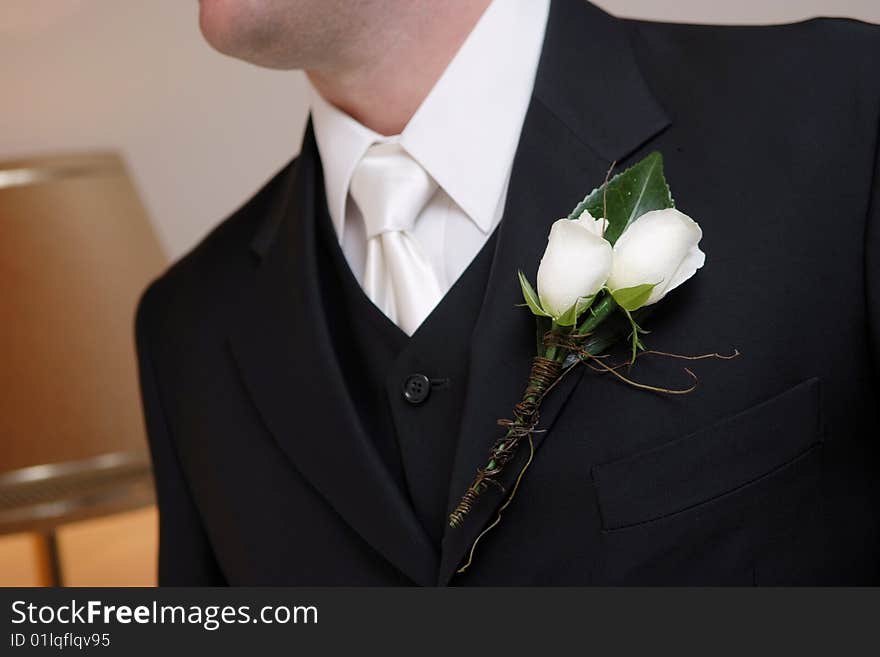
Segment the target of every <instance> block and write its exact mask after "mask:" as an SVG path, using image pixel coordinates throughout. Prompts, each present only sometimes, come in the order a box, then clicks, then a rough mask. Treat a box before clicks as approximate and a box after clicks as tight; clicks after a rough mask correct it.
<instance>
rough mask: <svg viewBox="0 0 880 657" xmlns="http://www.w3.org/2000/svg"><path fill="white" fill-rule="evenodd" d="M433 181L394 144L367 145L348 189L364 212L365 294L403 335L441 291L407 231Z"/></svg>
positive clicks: (413, 328) (432, 189) (433, 188)
mask: <svg viewBox="0 0 880 657" xmlns="http://www.w3.org/2000/svg"><path fill="white" fill-rule="evenodd" d="M436 191H437V183H435V182H434V180H433V179H432V178H431V177H430V176H429V175H428V173H427V172H426V171H425V170H424V169H423V168H422V167H421V166H420V165H419V163H418V162H416V161H415V160H414V159H413V158H412V157H410V155H409V154H408V153H407V152H406V151H405V150H403V148H401V147H400V146H399V145H398V144H395V143H384V144H375V145H373V146H371V147H370V148H369V149H368V150H367V152H366V154H365V155H364V157H363V158H362V159H361V161H360V162H359V163H358V165H357V167H356V168H355V171H354V174H353V175H352V178H351V184H350V186H349V193H350V194H351V197H352V199H353V200H354V202H355V203H356V204H357V206H358V209H360V211H361V214H362V215H363V218H364V225H365V227H366V235H367V254H366V256H367V257H366V264H365V268H364V277H363V282H362V286H363V289H364V292H365V293H366V295H367V296H368V297H369V298H370V300H371V301H372V302H373V303H374V304H376V306H377V307H378V308H379V309H380V310H381V311H382V312H383V313H385V314H386V315H387V316H388V318H389V319H391V321H392V322H394V323H395V324H397V325H398V326H399V327H400V328H401V330H403V331H404V333H406V334H407V335H412V334H413V333H415V331H416V329H417V328H418V327H419V325H420V324H421V323H422V322H423V321H424V320H425V318H426V317H427V316H428V315H429V314H430V312H431V311H432V310H433V309H434V307H435V306H436V305H437V304H438V303H439V302H440V299H441V298H442V297H443V292H442V290H441V288H440V283H439V282H438V280H437V275H436V273H435V272H434V268H433V267H432V265H431V262H430V260H429V259H428V257H427V256H426V255H425V252H424V250H423V249H422V248H421V246H420V244H419V243H418V241H417V240H416V239H415V237H413V235H412V233H411V231H412V228H413V226H414V225H415V222H416V219H417V218H418V216H419V214H420V213H421V211H422V209H423V208H424V207H425V204H427V202H428V201H429V200H430V199H431V197H432V196H433V195H434V193H435V192H436Z"/></svg>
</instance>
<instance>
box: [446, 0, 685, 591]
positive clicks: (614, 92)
mask: <svg viewBox="0 0 880 657" xmlns="http://www.w3.org/2000/svg"><path fill="white" fill-rule="evenodd" d="M667 125H669V119H668V117H667V116H666V114H665V113H664V111H663V110H662V108H661V107H660V106H659V104H658V103H657V101H656V100H655V98H654V97H653V95H651V93H650V91H649V90H648V88H647V86H646V84H645V82H644V80H643V78H642V76H641V73H640V72H639V70H638V67H637V65H636V61H635V57H634V54H633V52H632V50H631V48H630V45H629V42H628V39H627V35H626V33H625V32H624V31H623V27H622V25H621V23H620V21H618V20H617V19H614V18H613V17H611V16H609V15H607V14H605V13H604V12H602V11H601V10H599V9H597V8H595V7H593V6H592V5H589V4H586V3H578V2H572V1H571V0H554V2H553V3H552V5H551V10H550V17H549V20H548V25H547V34H546V37H545V41H544V48H543V51H542V54H541V61H540V64H539V67H538V74H537V78H536V81H535V90H534V93H533V97H532V101H531V104H530V107H529V111H528V114H527V115H526V120H525V124H524V126H523V131H522V136H521V139H520V143H519V146H518V149H517V154H516V158H515V160H514V165H513V171H512V174H511V182H510V187H509V190H510V191H509V193H508V198H507V201H506V204H505V214H504V218H503V220H502V222H501V225H500V226H499V229H498V231H499V232H498V241H497V244H496V252H495V258H494V261H493V264H492V270H491V273H490V278H489V283H488V285H487V288H486V296H485V299H484V303H483V307H482V310H481V313H480V316H479V319H478V320H477V325H476V327H475V330H474V338H473V342H472V351H471V360H470V363H471V365H470V372H469V378H468V393H467V400H466V402H465V408H464V412H463V414H462V424H461V430H460V435H459V444H458V448H457V453H456V458H455V466H454V469H453V475H452V478H451V486H450V491H449V493H450V494H449V510H450V511H451V510H452V508H454V506H455V505H456V504H457V503H458V500H459V499H460V498H461V495H462V494H463V493H464V491H465V490H466V489H467V487H468V485H469V484H470V482H471V480H472V479H473V476H474V474H475V473H476V471H477V469H478V468H479V467H481V466H483V465H484V464H485V461H486V458H487V455H488V452H489V449H490V447H491V445H492V443H493V442H494V441H495V439H496V438H497V437H498V435H499V431H501V429H500V428H499V427H498V425H497V420H498V419H499V418H507V417H510V415H511V413H512V410H513V405H514V404H515V403H516V402H517V401H519V399H520V397H521V395H522V392H523V389H524V387H525V383H526V378H527V375H528V372H529V368H530V365H531V358H532V357H533V356H534V354H535V321H534V318H533V317H532V316H531V315H530V314H529V313H528V312H526V311H524V310H523V309H521V308H516V307H515V306H516V305H517V304H520V303H522V297H521V293H520V290H519V284H518V282H517V278H516V272H517V270H518V269H522V270H523V271H524V272H525V273H526V275H527V276H528V277H529V278H530V280H531V281H533V282H534V281H535V275H536V272H537V267H538V263H539V261H540V258H541V256H542V254H543V252H544V248H545V246H546V243H547V235H548V233H549V229H550V225H551V224H552V222H553V221H554V220H556V219H558V218H559V217H563V216H566V215H567V214H568V212H569V211H570V210H571V208H572V207H574V205H575V204H576V203H577V202H578V201H580V199H581V198H583V196H584V195H585V194H586V193H587V192H589V191H590V190H591V189H592V188H593V187H595V186H597V185H598V184H601V182H602V180H603V179H604V176H605V172H606V171H607V169H608V167H609V166H610V164H611V162H612V161H614V160H617V161H618V162H620V163H622V164H625V162H623V160H624V159H625V158H626V157H627V156H628V155H632V154H634V153H635V152H636V151H637V149H639V147H640V146H642V145H644V144H645V143H646V142H647V141H648V140H649V139H651V138H652V137H653V136H654V135H656V134H657V133H658V132H660V131H661V130H663V129H664V128H665V127H666V126H667ZM582 374H583V368H578V369H577V370H575V372H574V373H572V374H570V375H569V376H568V377H567V378H566V379H564V380H563V382H562V384H561V385H559V386H557V388H556V389H554V392H553V394H552V395H550V396H549V397H548V399H547V401H546V402H545V403H544V405H543V407H542V410H541V418H540V424H539V432H537V433H536V434H535V437H534V441H535V448H536V450H537V449H538V448H539V447H540V446H541V444H543V442H544V441H545V440H548V439H550V440H552V436H548V433H549V430H550V429H551V428H552V426H553V422H554V420H555V418H556V416H557V415H558V413H559V412H560V411H561V409H562V408H563V406H564V405H565V402H566V400H567V398H568V396H569V395H570V393H571V392H572V390H573V389H574V387H575V385H576V384H577V381H578V380H579V378H580V377H581V376H582ZM522 456H523V458H524V455H522ZM523 458H521V459H520V460H519V461H515V462H513V463H511V464H510V465H509V466H508V468H507V470H506V471H505V473H504V475H503V477H502V481H501V483H502V484H503V486H504V487H505V490H509V489H510V486H511V485H512V484H513V481H514V479H515V478H516V474H517V473H518V471H519V467H520V465H521V464H522V460H523ZM505 497H506V494H505V493H503V492H502V491H500V490H498V489H496V488H494V487H490V489H488V490H487V491H486V492H485V493H484V494H483V495H482V496H481V497H480V499H479V502H478V504H477V505H476V506H475V507H474V508H473V509H472V510H471V512H470V513H469V515H468V516H467V517H466V519H465V522H464V523H463V524H462V525H461V526H460V527H458V528H456V529H452V528H449V527H447V529H446V532H445V535H444V537H443V543H442V554H441V562H440V572H439V580H438V583H439V584H440V585H446V584H448V583H449V581H450V580H451V578H452V577H453V575H454V574H455V570H456V569H457V568H458V566H459V565H460V563H461V562H462V560H463V559H464V557H465V556H466V554H467V551H468V549H469V547H470V546H471V544H472V543H473V541H474V539H475V538H476V537H477V535H478V534H479V533H480V532H481V531H482V530H483V528H484V527H485V526H486V525H487V524H488V523H489V522H490V521H491V519H492V517H494V514H495V513H496V511H497V508H498V506H499V505H500V503H501V502H502V501H503V500H504V499H505ZM499 531H500V530H499Z"/></svg>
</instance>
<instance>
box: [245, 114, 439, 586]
mask: <svg viewBox="0 0 880 657" xmlns="http://www.w3.org/2000/svg"><path fill="white" fill-rule="evenodd" d="M319 165H320V163H319V158H318V155H317V149H316V147H315V143H314V136H313V133H312V130H311V126H309V128H308V129H307V131H306V136H305V138H304V141H303V150H302V153H301V154H300V157H299V158H298V160H297V162H296V164H295V166H294V169H292V170H291V172H290V173H289V174H288V178H287V180H286V181H282V185H281V186H282V187H283V188H284V189H282V190H279V191H278V194H279V197H278V198H277V199H276V201H275V206H274V207H273V209H272V210H271V211H270V212H269V214H268V216H267V219H266V220H265V222H264V223H263V225H262V226H261V228H260V230H259V232H258V233H257V236H256V238H255V239H254V242H253V245H252V246H253V250H254V252H255V254H256V256H257V260H258V262H257V264H256V265H255V270H254V276H253V279H252V282H251V287H250V290H249V291H248V293H247V294H246V295H245V299H244V302H243V303H244V306H245V307H244V309H243V311H242V312H241V314H240V316H239V318H238V320H237V321H236V323H235V326H233V327H232V330H231V331H230V343H231V348H232V353H233V356H234V358H235V360H236V362H237V364H238V366H239V369H240V371H241V375H242V378H243V380H244V383H245V385H246V387H247V389H248V391H249V393H250V395H251V396H252V398H253V401H254V404H255V405H256V408H257V409H258V411H259V412H260V414H261V416H262V418H263V420H264V422H265V424H266V426H267V427H268V429H269V430H270V432H271V433H272V435H273V436H274V437H275V439H276V440H277V442H278V444H279V445H280V447H281V449H282V450H283V451H284V452H285V454H286V455H287V456H288V457H289V458H290V460H291V461H292V463H293V465H294V466H295V467H296V469H297V470H299V472H300V473H301V474H302V475H303V476H304V477H305V478H306V479H308V480H309V481H310V483H311V484H312V485H313V486H314V488H315V489H316V490H317V491H318V492H319V493H320V494H321V495H323V496H324V497H325V498H326V500H327V501H328V502H329V504H330V505H331V506H332V507H333V508H334V509H335V510H336V512H338V513H339V515H340V516H342V518H343V519H344V520H345V521H346V522H348V524H349V525H350V526H351V527H352V528H353V529H354V530H355V531H356V532H357V533H358V534H360V536H361V537H362V538H363V539H364V540H365V541H366V542H367V543H369V544H370V545H372V546H373V547H374V548H375V549H376V550H377V551H378V552H379V553H381V554H382V555H384V557H385V558H386V559H388V560H389V561H390V562H391V563H392V564H394V565H395V566H396V567H397V568H399V569H400V570H401V571H402V572H403V573H405V574H406V575H408V576H409V577H410V578H412V579H413V581H415V582H417V583H418V584H422V585H429V584H433V583H434V581H435V580H436V572H437V555H436V552H435V549H434V548H433V547H432V545H431V543H430V541H429V539H428V537H427V535H426V534H425V532H424V530H423V529H422V527H421V525H420V523H419V522H418V520H417V519H416V517H415V515H414V513H413V510H412V508H411V507H410V505H409V504H408V502H407V501H406V500H405V498H404V497H403V494H402V493H401V491H400V490H399V489H398V487H397V486H396V485H395V483H394V481H393V479H392V477H391V475H390V474H389V473H388V471H387V469H386V468H385V466H384V463H383V462H382V460H381V457H380V456H379V454H378V453H377V451H376V449H375V447H374V445H373V443H372V442H371V441H370V440H369V438H368V437H367V436H366V435H365V432H364V430H363V428H362V427H361V426H360V423H359V420H358V418H357V413H356V411H355V409H354V407H353V405H352V403H351V400H350V398H349V396H348V391H347V390H346V388H345V385H344V381H343V378H342V374H341V371H340V368H339V364H338V361H337V359H336V354H335V353H334V350H333V347H332V344H331V341H330V338H329V336H328V329H327V326H326V323H325V316H324V312H323V310H322V299H321V296H320V292H319V280H318V267H317V262H316V255H317V253H316V252H317V244H316V239H315V223H316V222H315V204H314V199H315V194H316V193H317V192H316V180H317V167H318V166H319ZM291 522H296V519H295V518H291Z"/></svg>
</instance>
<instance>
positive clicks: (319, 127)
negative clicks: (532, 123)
mask: <svg viewBox="0 0 880 657" xmlns="http://www.w3.org/2000/svg"><path fill="white" fill-rule="evenodd" d="M549 4H550V2H549V0H494V1H493V2H492V4H491V5H489V7H488V8H487V9H486V11H485V12H484V14H483V15H482V17H481V18H480V20H479V21H478V22H477V24H476V26H475V27H474V29H473V30H472V31H471V33H470V34H469V35H468V37H467V39H466V40H465V42H464V43H463V44H462V46H461V48H460V49H459V51H458V52H457V53H456V55H455V57H454V58H453V59H452V61H451V62H450V63H449V65H448V66H447V68H446V70H445V71H444V72H443V74H442V75H441V77H440V78H439V79H438V80H437V82H436V84H435V85H434V87H433V88H432V89H431V91H430V93H429V94H428V96H427V97H426V98H425V100H424V101H423V102H422V104H421V105H420V106H419V108H418V110H416V113H415V114H414V115H413V117H412V118H411V119H410V121H409V123H407V125H406V127H405V128H404V129H403V131H402V132H401V133H400V134H399V135H395V136H391V137H387V136H382V135H379V134H378V133H376V132H374V131H372V130H370V129H369V128H367V127H365V126H363V125H362V124H360V123H359V122H358V121H356V120H354V119H353V118H351V117H350V116H348V115H347V114H345V113H344V112H342V111H340V110H339V109H337V108H336V107H334V106H333V105H331V104H330V103H328V102H327V101H325V100H324V99H323V98H322V97H321V95H320V94H319V93H318V92H317V91H316V90H315V89H314V87H311V85H310V87H311V94H310V95H311V118H312V125H313V127H314V131H315V139H316V141H317V145H318V151H319V153H320V155H321V162H322V166H323V170H324V186H325V192H326V195H327V205H328V209H329V212H330V217H331V219H332V221H333V226H334V228H335V229H336V233H337V235H338V236H339V240H340V244H341V246H342V251H343V253H344V254H345V258H346V260H347V261H348V264H349V266H350V267H351V270H352V272H353V273H354V275H355V277H356V278H357V279H358V281H360V282H362V281H363V274H364V266H365V257H366V241H367V240H366V233H365V230H364V223H363V219H362V217H361V216H360V211H359V210H358V208H357V205H356V204H355V203H354V202H352V200H351V197H350V195H349V185H350V183H351V177H352V173H353V172H354V169H355V167H356V166H357V164H358V162H359V161H360V160H361V158H362V157H363V155H364V154H365V153H366V151H367V149H368V148H369V147H370V146H371V145H372V144H375V143H382V142H388V141H394V142H397V143H398V144H400V146H401V147H402V148H403V149H404V150H405V151H406V152H407V153H409V155H410V156H412V157H413V158H414V159H415V160H416V161H417V162H418V163H419V164H420V165H421V166H422V167H423V168H424V169H425V170H426V171H427V173H428V174H429V175H430V176H431V177H432V178H433V179H434V181H435V182H436V183H437V185H438V189H437V192H436V193H435V194H434V196H433V197H432V198H431V200H430V201H429V202H428V203H427V205H425V207H424V209H423V210H422V212H421V213H420V214H419V216H418V219H417V221H416V224H415V226H414V228H413V229H412V232H411V234H412V236H413V237H415V239H416V240H417V241H418V243H419V245H420V246H421V247H422V249H423V252H424V253H425V255H426V256H427V257H428V259H429V260H430V261H431V265H432V267H433V268H434V271H435V273H436V275H437V279H438V281H439V283H440V287H441V289H442V291H443V293H444V294H445V293H446V292H447V291H448V290H449V288H450V287H452V285H453V283H455V281H456V280H457V279H458V277H459V276H460V275H461V274H462V273H463V272H464V270H465V269H466V268H467V266H468V265H469V264H470V262H471V261H472V260H473V258H474V257H475V256H476V255H477V253H478V252H479V251H480V249H481V248H482V247H483V245H484V244H485V243H486V241H487V240H488V239H489V236H490V235H491V233H492V231H493V229H494V228H495V226H496V225H497V224H498V222H499V221H500V220H501V216H502V214H503V212H504V201H505V197H506V195H507V185H508V181H509V179H510V170H511V166H512V164H513V157H514V153H515V151H516V147H517V144H518V142H519V135H520V131H521V130H522V125H523V120H524V119H525V114H526V110H527V109H528V106H529V101H530V99H531V94H532V88H533V86H534V82H535V73H536V71H537V67H538V60H539V58H540V54H541V46H542V44H543V40H544V30H545V27H546V23H547V14H548V11H549Z"/></svg>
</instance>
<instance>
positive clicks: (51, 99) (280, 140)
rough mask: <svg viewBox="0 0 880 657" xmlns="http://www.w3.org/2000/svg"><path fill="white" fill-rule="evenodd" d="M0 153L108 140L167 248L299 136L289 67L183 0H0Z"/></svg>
mask: <svg viewBox="0 0 880 657" xmlns="http://www.w3.org/2000/svg"><path fill="white" fill-rule="evenodd" d="M2 3H3V9H2V11H0V62H2V64H0V159H5V158H10V157H13V156H21V155H30V154H34V153H45V152H56V151H61V150H70V149H88V148H107V147H110V148H116V149H119V150H120V151H122V153H123V154H124V155H125V156H126V158H127V159H128V162H129V163H130V165H131V168H132V170H133V173H134V176H135V180H136V183H137V184H138V186H139V188H140V190H141V192H142V195H143V197H144V200H145V202H146V204H147V208H148V210H149V211H150V214H151V216H152V217H153V220H154V222H155V224H156V227H157V231H158V233H159V236H160V238H161V239H162V242H163V244H164V245H165V247H166V249H167V251H168V253H169V255H171V256H172V257H176V256H178V255H180V254H181V253H183V252H184V251H186V250H187V249H188V248H190V247H191V246H192V245H193V244H194V243H195V242H196V241H197V240H198V239H199V238H200V237H201V236H202V235H203V234H204V233H205V232H206V231H207V230H209V229H210V227H211V226H212V225H214V224H216V223H217V221H219V220H220V219H221V218H222V217H223V216H224V215H226V214H227V213H228V212H230V211H231V210H232V209H234V208H235V207H236V206H237V205H238V204H239V202H240V201H242V200H243V199H244V198H246V197H247V196H248V195H249V194H250V193H252V192H253V191H254V190H255V189H256V188H257V187H258V186H259V185H260V183H261V182H262V181H264V180H265V179H266V178H267V177H269V175H270V174H271V173H272V172H273V171H275V170H276V169H278V168H279V167H280V166H282V165H283V163H284V162H286V161H287V160H288V159H289V158H290V157H291V156H292V155H293V154H294V153H295V152H296V150H297V149H298V147H299V140H300V135H301V131H302V126H303V123H304V120H305V107H304V104H303V93H302V90H303V85H302V78H301V76H300V74H298V73H285V72H277V71H265V70H260V69H257V68H253V67H250V66H247V65H245V64H241V63H239V62H236V61H234V60H231V59H228V58H225V57H222V56H220V55H218V54H216V53H214V52H212V51H211V50H210V49H209V48H208V47H207V46H206V45H205V44H204V43H203V42H202V40H201V37H200V35H199V32H198V28H197V25H196V12H197V5H196V2H195V0H149V2H142V1H138V0H2ZM598 4H600V5H601V6H603V7H605V8H606V9H608V10H610V11H612V12H613V13H618V14H621V15H626V16H635V17H644V18H655V19H663V20H671V21H690V22H733V23H761V22H779V21H791V20H798V19H802V18H807V17H811V16H816V15H835V16H851V17H858V18H862V19H863V20H869V21H873V22H880V0H737V1H735V2H732V1H728V0H723V1H722V0H678V1H677V2H669V0H599V1H598Z"/></svg>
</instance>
